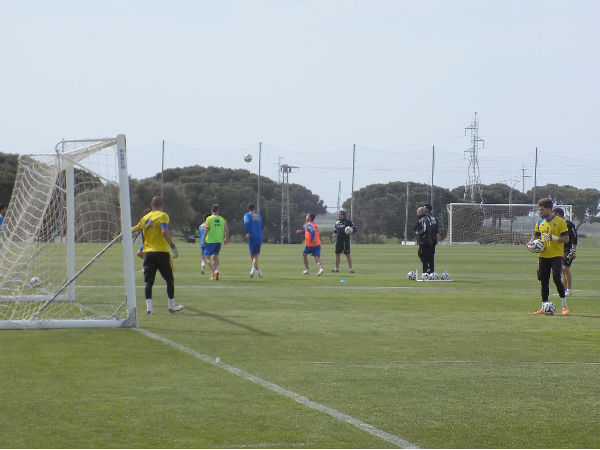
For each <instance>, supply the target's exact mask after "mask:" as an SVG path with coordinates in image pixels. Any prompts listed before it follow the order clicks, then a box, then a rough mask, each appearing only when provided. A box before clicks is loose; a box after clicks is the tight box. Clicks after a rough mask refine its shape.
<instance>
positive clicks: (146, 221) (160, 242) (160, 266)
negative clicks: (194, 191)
mask: <svg viewBox="0 0 600 450" xmlns="http://www.w3.org/2000/svg"><path fill="white" fill-rule="evenodd" d="M150 206H151V207H152V211H150V212H149V213H148V214H145V215H144V217H142V218H141V219H140V221H139V222H138V223H137V224H136V225H134V226H133V227H132V228H131V231H137V230H143V232H144V266H143V267H144V282H145V283H146V285H145V287H144V294H145V296H146V312H147V313H148V314H154V309H153V307H152V286H153V285H154V279H155V277H156V271H157V270H158V271H159V272H160V275H161V276H162V277H163V278H164V280H165V282H166V283H167V297H168V299H169V312H170V313H174V312H176V311H181V310H182V309H183V305H176V304H175V299H174V297H175V279H174V277H173V262H172V261H171V255H170V254H169V249H171V251H172V252H173V258H177V256H178V255H179V253H178V252H177V247H176V246H175V243H174V242H173V239H172V238H171V232H170V231H169V215H168V214H167V213H165V212H164V211H163V201H162V198H160V197H158V196H157V197H153V198H152V202H151V203H150Z"/></svg>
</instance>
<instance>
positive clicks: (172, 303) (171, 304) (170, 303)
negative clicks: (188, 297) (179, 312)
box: [169, 298, 175, 309]
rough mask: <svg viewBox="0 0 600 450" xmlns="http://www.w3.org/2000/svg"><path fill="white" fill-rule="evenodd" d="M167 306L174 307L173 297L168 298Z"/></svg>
mask: <svg viewBox="0 0 600 450" xmlns="http://www.w3.org/2000/svg"><path fill="white" fill-rule="evenodd" d="M169 308H171V309H175V299H174V298H170V299H169Z"/></svg>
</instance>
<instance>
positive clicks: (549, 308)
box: [542, 302, 556, 316]
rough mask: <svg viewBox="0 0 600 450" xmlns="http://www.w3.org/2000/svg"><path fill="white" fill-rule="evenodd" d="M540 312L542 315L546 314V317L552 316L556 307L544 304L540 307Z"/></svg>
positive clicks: (548, 303) (551, 304)
mask: <svg viewBox="0 0 600 450" xmlns="http://www.w3.org/2000/svg"><path fill="white" fill-rule="evenodd" d="M542 310H543V311H544V314H546V315H547V316H553V315H554V311H556V305H555V304H554V303H552V302H545V303H544V304H543V305H542Z"/></svg>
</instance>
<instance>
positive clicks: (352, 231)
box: [344, 227, 354, 234]
mask: <svg viewBox="0 0 600 450" xmlns="http://www.w3.org/2000/svg"><path fill="white" fill-rule="evenodd" d="M344 233H346V234H353V233H354V229H353V228H352V227H346V228H344Z"/></svg>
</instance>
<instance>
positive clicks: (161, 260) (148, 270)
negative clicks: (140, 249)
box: [143, 252, 173, 284]
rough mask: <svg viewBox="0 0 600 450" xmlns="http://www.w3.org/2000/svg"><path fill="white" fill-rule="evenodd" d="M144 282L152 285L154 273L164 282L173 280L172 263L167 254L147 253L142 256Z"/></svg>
mask: <svg viewBox="0 0 600 450" xmlns="http://www.w3.org/2000/svg"><path fill="white" fill-rule="evenodd" d="M143 268H144V281H145V282H146V283H148V282H149V283H151V284H152V283H154V278H155V276H156V271H157V270H158V271H159V272H160V275H161V276H162V277H163V278H164V280H165V281H172V280H173V263H172V261H171V255H170V254H169V252H147V253H146V254H145V255H144V266H143Z"/></svg>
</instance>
